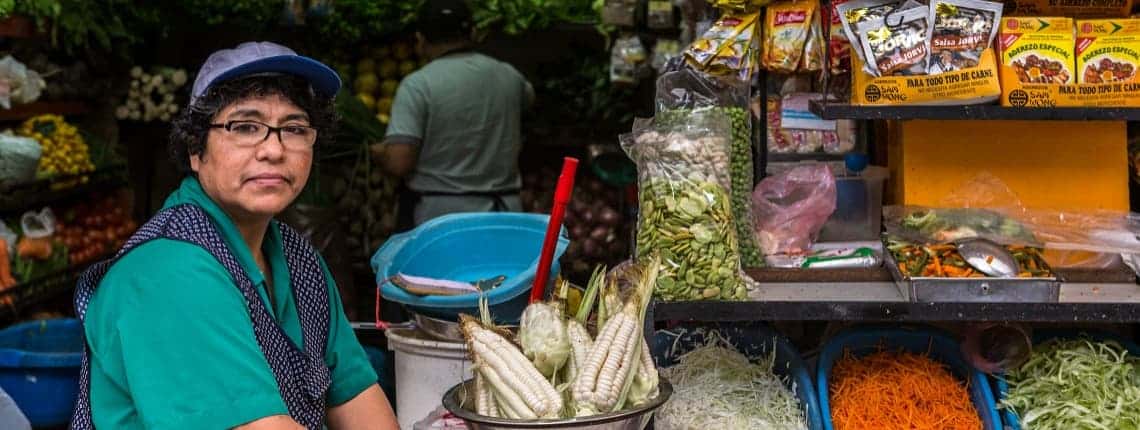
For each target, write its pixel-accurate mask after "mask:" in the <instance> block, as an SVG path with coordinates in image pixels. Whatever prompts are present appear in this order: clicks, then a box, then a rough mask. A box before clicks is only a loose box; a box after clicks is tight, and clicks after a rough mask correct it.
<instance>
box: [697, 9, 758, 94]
mask: <svg viewBox="0 0 1140 430" xmlns="http://www.w3.org/2000/svg"><path fill="white" fill-rule="evenodd" d="M759 19H760V14H759V13H751V14H746V15H731V14H730V15H725V16H724V17H722V18H721V19H719V20H717V22H716V23H715V24H713V26H712V27H710V28H709V29H708V31H706V32H705V33H704V34H703V35H701V37H700V38H698V39H697V40H695V41H693V43H692V44H690V45H689V47H688V48H686V49H685V59H686V60H688V62H689V63H690V64H692V65H694V66H695V67H696V68H697V69H700V70H701V71H704V72H705V73H708V74H711V75H720V76H726V75H735V76H736V77H738V78H739V79H741V80H743V81H746V82H747V81H751V77H752V68H753V66H754V64H755V55H756V50H755V49H754V46H753V45H754V41H755V36H756V23H757V21H759Z"/></svg>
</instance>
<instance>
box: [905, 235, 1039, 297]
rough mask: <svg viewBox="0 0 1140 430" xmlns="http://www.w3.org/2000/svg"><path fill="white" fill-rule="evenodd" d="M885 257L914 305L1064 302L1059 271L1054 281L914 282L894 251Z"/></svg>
mask: <svg viewBox="0 0 1140 430" xmlns="http://www.w3.org/2000/svg"><path fill="white" fill-rule="evenodd" d="M883 254H884V255H883V264H885V265H886V266H887V270H889V271H890V272H891V276H892V277H894V278H895V285H897V286H898V288H899V293H901V294H902V296H903V299H905V300H907V301H910V302H931V303H933V302H952V303H965V302H991V303H997V302H1004V303H1056V302H1058V301H1060V299H1061V279H1060V278H1058V277H1057V272H1056V271H1054V272H1053V277H1051V278H930V277H915V278H912V277H910V275H905V274H903V273H902V272H901V271H899V265H898V261H896V260H895V255H894V254H893V253H891V251H890V250H887V249H885V248H884V249H883ZM1050 270H1052V269H1050Z"/></svg>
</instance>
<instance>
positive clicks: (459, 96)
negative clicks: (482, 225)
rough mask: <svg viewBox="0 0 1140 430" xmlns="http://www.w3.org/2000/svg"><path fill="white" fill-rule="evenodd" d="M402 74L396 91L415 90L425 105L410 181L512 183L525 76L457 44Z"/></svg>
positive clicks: (484, 186)
mask: <svg viewBox="0 0 1140 430" xmlns="http://www.w3.org/2000/svg"><path fill="white" fill-rule="evenodd" d="M407 80H408V82H406V83H404V84H403V85H402V86H401V88H400V92H401V94H398V95H397V98H403V97H416V98H420V97H422V101H421V102H420V103H421V104H422V105H423V106H425V107H426V112H425V115H423V116H421V118H423V119H424V121H425V122H424V124H423V128H422V129H423V136H422V137H421V139H422V142H423V143H422V145H421V147H420V153H419V161H418V162H417V164H416V170H415V171H414V172H413V173H412V175H411V176H410V178H409V181H408V185H409V187H410V188H412V189H413V190H416V191H419V192H421V193H432V192H448V193H452V192H459V193H463V192H493V191H504V190H514V189H518V188H519V186H520V185H521V184H520V179H519V172H518V155H519V150H520V149H521V140H522V139H521V136H520V134H521V133H520V118H521V116H522V109H523V107H524V106H525V104H526V102H527V95H526V86H527V85H528V84H527V82H526V80H525V79H524V78H523V77H522V75H520V74H519V73H518V71H516V70H515V69H514V68H513V67H511V66H510V65H508V64H505V63H502V62H500V61H498V60H495V59H493V58H490V57H487V56H485V55H482V54H478V53H475V52H470V51H461V52H455V53H450V54H447V55H444V56H442V57H440V58H438V59H436V60H435V61H432V62H431V63H429V64H428V65H427V66H425V67H424V68H423V69H421V70H419V71H417V72H415V73H413V74H412V75H411V76H409V77H408V78H407ZM404 92H414V93H415V94H403V93H404ZM393 119H394V120H396V119H397V118H393ZM392 127H393V128H394V129H395V130H400V129H401V127H402V125H401V124H397V123H396V122H393V124H392Z"/></svg>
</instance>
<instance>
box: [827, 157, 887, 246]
mask: <svg viewBox="0 0 1140 430" xmlns="http://www.w3.org/2000/svg"><path fill="white" fill-rule="evenodd" d="M888 176H889V174H888V171H887V168H885V167H879V166H868V167H867V169H866V170H863V172H862V174H861V175H859V176H836V178H835V199H836V202H835V213H832V214H831V217H830V218H828V219H827V222H826V223H824V224H823V229H822V230H820V233H819V241H820V242H846V241H857V240H877V239H878V238H879V232H880V229H881V228H882V224H883V184H884V183H885V182H886V181H887V177H888Z"/></svg>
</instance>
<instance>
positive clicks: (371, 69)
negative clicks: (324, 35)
mask: <svg viewBox="0 0 1140 430" xmlns="http://www.w3.org/2000/svg"><path fill="white" fill-rule="evenodd" d="M364 52H366V54H365V55H364V56H363V57H361V58H360V59H359V60H358V61H357V62H356V67H355V72H356V76H355V78H353V80H352V89H353V91H354V92H355V94H356V98H357V99H358V100H360V102H361V103H363V104H364V106H366V107H367V108H368V109H370V110H371V111H372V112H374V115H375V116H376V119H378V120H379V121H380V123H382V124H387V123H388V120H389V119H390V118H391V114H392V102H393V100H394V99H395V97H396V89H397V88H399V86H400V81H401V80H403V79H404V78H406V77H407V76H408V75H410V74H412V73H413V72H415V71H416V70H418V69H419V68H420V67H421V66H423V65H424V64H425V63H423V62H422V61H421V60H420V59H418V58H417V57H416V53H415V50H414V49H413V48H412V44H411V43H409V42H407V41H395V42H392V43H389V44H386V45H380V46H378V47H374V48H372V49H367V50H365V51H364Z"/></svg>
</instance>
